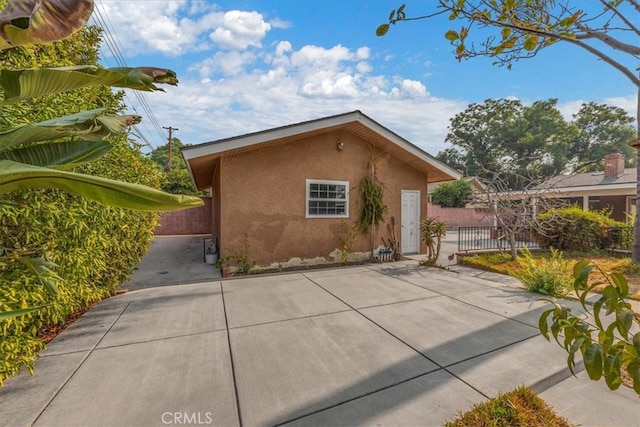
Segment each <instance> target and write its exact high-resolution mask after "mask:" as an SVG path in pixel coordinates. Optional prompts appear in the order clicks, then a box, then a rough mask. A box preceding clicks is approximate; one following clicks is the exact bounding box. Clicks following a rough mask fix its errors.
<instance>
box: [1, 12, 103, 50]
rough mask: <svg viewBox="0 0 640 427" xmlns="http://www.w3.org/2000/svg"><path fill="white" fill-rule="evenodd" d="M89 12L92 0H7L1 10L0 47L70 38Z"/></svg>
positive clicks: (86, 19) (85, 20) (81, 25)
mask: <svg viewBox="0 0 640 427" xmlns="http://www.w3.org/2000/svg"><path fill="white" fill-rule="evenodd" d="M91 12H93V1H92V0H9V2H8V4H7V6H6V7H5V8H4V9H3V10H2V11H0V49H6V48H9V47H13V46H22V45H30V44H38V43H50V42H53V41H56V40H60V39H63V38H66V37H69V36H70V35H71V34H73V33H74V32H76V31H78V30H79V29H80V28H82V27H83V26H84V24H86V23H87V21H88V20H89V16H91Z"/></svg>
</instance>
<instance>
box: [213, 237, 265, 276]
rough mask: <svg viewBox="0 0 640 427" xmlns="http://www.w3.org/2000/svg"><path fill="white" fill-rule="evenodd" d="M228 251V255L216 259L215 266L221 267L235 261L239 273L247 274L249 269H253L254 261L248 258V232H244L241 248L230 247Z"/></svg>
mask: <svg viewBox="0 0 640 427" xmlns="http://www.w3.org/2000/svg"><path fill="white" fill-rule="evenodd" d="M229 252H230V254H229V255H227V256H225V257H222V258H219V259H218V261H217V262H216V264H215V266H216V268H222V266H223V265H225V264H228V263H230V262H235V263H236V264H237V265H238V272H239V273H241V274H248V273H249V272H251V270H253V269H255V267H256V263H255V261H253V260H252V259H251V258H249V234H247V233H244V241H243V244H242V250H240V251H236V250H233V249H231V250H230V251H229Z"/></svg>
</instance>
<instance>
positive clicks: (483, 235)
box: [458, 226, 539, 252]
mask: <svg viewBox="0 0 640 427" xmlns="http://www.w3.org/2000/svg"><path fill="white" fill-rule="evenodd" d="M524 247H527V248H538V247H539V245H538V243H537V242H536V241H535V239H534V238H533V235H532V233H531V231H530V230H522V231H518V232H517V233H516V248H524ZM496 249H497V250H500V251H505V250H506V251H508V250H509V249H511V247H510V246H509V237H508V236H507V234H506V232H505V231H504V230H503V229H501V228H500V227H496V226H484V227H459V228H458V252H469V251H486V250H496Z"/></svg>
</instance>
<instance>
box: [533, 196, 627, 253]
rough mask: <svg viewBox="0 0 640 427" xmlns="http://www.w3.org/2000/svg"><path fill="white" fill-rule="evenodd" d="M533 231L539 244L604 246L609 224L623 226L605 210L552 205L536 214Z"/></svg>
mask: <svg viewBox="0 0 640 427" xmlns="http://www.w3.org/2000/svg"><path fill="white" fill-rule="evenodd" d="M537 220H538V223H539V226H538V227H537V229H536V230H534V233H535V235H536V239H537V241H538V243H539V244H540V246H541V247H547V248H548V247H553V248H556V249H559V250H590V249H604V248H606V247H607V246H608V243H609V242H608V239H609V236H610V231H611V229H612V228H616V227H626V224H625V223H624V222H620V221H616V220H614V219H612V218H610V217H609V216H608V215H607V214H606V212H599V211H583V210H582V209H581V208H579V207H577V206H572V207H567V208H558V209H551V210H549V211H547V212H544V213H542V214H540V215H538V217H537Z"/></svg>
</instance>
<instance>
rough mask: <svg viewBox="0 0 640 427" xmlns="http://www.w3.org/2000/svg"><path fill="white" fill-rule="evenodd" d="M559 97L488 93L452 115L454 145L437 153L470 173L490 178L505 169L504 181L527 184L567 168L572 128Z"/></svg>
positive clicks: (513, 185) (516, 185)
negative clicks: (528, 99) (525, 99)
mask: <svg viewBox="0 0 640 427" xmlns="http://www.w3.org/2000/svg"><path fill="white" fill-rule="evenodd" d="M556 103H557V100H555V99H550V100H547V101H537V102H534V103H533V105H531V106H524V105H523V104H522V103H521V102H520V101H517V100H509V99H499V100H493V99H488V100H486V101H485V102H484V103H482V104H475V103H474V104H471V105H469V107H468V108H467V109H466V110H465V111H463V112H461V113H459V114H457V115H455V116H454V117H453V118H452V119H451V125H450V126H449V133H448V134H447V137H446V142H448V143H450V144H451V145H452V146H453V147H452V148H448V149H446V150H445V151H443V152H441V153H439V154H438V156H437V157H438V158H439V159H440V160H442V161H444V162H446V163H449V164H450V165H452V166H453V167H455V168H457V169H460V170H462V171H464V173H465V175H467V176H477V177H479V178H484V180H485V181H487V180H490V179H491V178H492V177H493V176H494V174H495V173H503V174H504V180H505V182H504V184H505V185H507V186H508V187H509V188H511V189H522V188H524V187H526V186H527V185H529V184H531V183H538V182H540V180H542V179H545V178H548V177H551V176H553V175H556V174H557V173H559V172H560V171H562V169H563V168H564V165H565V163H566V159H567V155H568V154H567V148H568V147H569V146H570V138H571V136H572V134H573V133H575V132H572V128H571V126H570V125H569V124H567V123H566V122H565V120H564V119H563V117H562V115H561V114H560V112H559V111H558V109H557V108H556Z"/></svg>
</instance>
